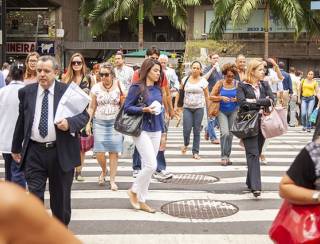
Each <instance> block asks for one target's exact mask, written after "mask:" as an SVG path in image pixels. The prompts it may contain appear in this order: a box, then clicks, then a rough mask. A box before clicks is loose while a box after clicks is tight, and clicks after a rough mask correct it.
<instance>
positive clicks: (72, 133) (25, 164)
mask: <svg viewBox="0 0 320 244" xmlns="http://www.w3.org/2000/svg"><path fill="white" fill-rule="evenodd" d="M57 70H58V65H57V62H56V60H55V59H54V58H53V57H51V56H42V57H40V58H39V60H38V62H37V66H36V72H37V81H38V83H34V84H31V85H28V86H26V87H24V88H22V89H20V90H19V93H18V96H19V101H20V104H19V116H18V120H17V123H16V127H15V131H14V135H13V141H12V149H11V152H12V157H13V159H14V160H15V161H16V162H18V163H20V165H21V166H20V167H21V169H25V176H26V180H27V184H28V189H29V191H30V192H31V193H33V194H34V195H36V196H37V197H38V198H39V199H41V200H42V201H44V192H45V187H46V181H47V179H48V178H49V192H50V207H51V210H52V213H53V215H54V216H56V217H57V218H58V219H59V220H60V221H61V222H62V223H64V224H65V225H68V224H69V222H70V218H71V196H70V195H71V185H72V180H73V174H74V168H75V167H76V166H79V165H80V140H79V138H78V134H79V133H78V132H79V131H80V130H81V129H82V128H83V127H84V126H85V125H86V123H87V122H88V120H89V115H88V113H87V112H86V111H83V112H82V113H81V114H78V115H76V116H73V117H69V118H64V119H62V120H61V121H59V122H58V123H56V124H54V122H53V121H54V115H55V113H56V110H57V106H58V104H59V101H60V99H61V97H62V96H63V94H64V92H65V91H66V89H67V87H68V85H66V84H64V83H60V82H58V81H56V80H55V76H56V73H57Z"/></svg>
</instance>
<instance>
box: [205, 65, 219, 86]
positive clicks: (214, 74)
mask: <svg viewBox="0 0 320 244" xmlns="http://www.w3.org/2000/svg"><path fill="white" fill-rule="evenodd" d="M211 69H212V64H210V65H208V66H207V67H205V68H204V70H203V75H205V74H206V73H208V72H209V71H210V70H211ZM222 79H223V75H222V73H221V71H220V68H219V65H216V69H215V70H214V71H213V72H212V73H211V75H210V76H209V78H208V82H209V86H208V88H209V92H211V90H212V88H213V87H214V85H215V84H216V83H217V81H218V80H222Z"/></svg>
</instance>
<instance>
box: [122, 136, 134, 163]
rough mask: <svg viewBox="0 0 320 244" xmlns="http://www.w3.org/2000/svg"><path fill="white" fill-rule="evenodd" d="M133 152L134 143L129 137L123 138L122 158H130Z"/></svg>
mask: <svg viewBox="0 0 320 244" xmlns="http://www.w3.org/2000/svg"><path fill="white" fill-rule="evenodd" d="M133 151H134V142H133V139H132V137H131V136H124V139H123V150H122V154H121V156H122V157H126V158H131V157H132V155H133Z"/></svg>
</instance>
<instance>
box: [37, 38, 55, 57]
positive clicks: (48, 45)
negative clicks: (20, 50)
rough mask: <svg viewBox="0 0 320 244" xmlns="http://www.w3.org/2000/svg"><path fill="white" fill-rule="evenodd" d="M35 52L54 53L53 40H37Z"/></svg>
mask: <svg viewBox="0 0 320 244" xmlns="http://www.w3.org/2000/svg"><path fill="white" fill-rule="evenodd" d="M37 47H38V49H37V52H38V53H39V54H41V55H53V54H54V42H52V41H38V45H37Z"/></svg>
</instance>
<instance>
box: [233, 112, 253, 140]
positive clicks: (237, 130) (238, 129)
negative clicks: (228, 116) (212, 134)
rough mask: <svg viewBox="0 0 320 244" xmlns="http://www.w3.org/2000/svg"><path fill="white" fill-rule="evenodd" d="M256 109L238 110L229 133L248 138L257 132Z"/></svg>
mask: <svg viewBox="0 0 320 244" xmlns="http://www.w3.org/2000/svg"><path fill="white" fill-rule="evenodd" d="M258 120H259V113H258V111H254V110H251V111H246V112H243V111H241V112H238V114H237V118H236V120H235V121H234V122H233V125H232V127H231V130H230V131H231V133H232V134H233V135H235V136H236V137H238V138H240V139H244V138H249V137H253V136H256V135H258V133H259V121H258Z"/></svg>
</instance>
